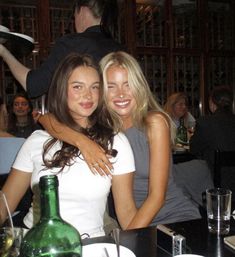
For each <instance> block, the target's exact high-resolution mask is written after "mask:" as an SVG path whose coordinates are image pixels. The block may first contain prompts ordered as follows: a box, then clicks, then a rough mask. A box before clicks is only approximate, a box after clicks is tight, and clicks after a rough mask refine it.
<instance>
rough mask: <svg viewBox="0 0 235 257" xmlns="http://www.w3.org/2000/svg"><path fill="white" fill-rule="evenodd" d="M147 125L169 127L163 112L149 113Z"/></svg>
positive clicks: (167, 119)
mask: <svg viewBox="0 0 235 257" xmlns="http://www.w3.org/2000/svg"><path fill="white" fill-rule="evenodd" d="M146 122H147V125H148V124H149V125H150V124H152V123H158V124H159V125H163V126H167V127H168V128H169V127H170V121H169V117H168V116H167V115H166V114H165V113H164V112H159V111H151V112H149V113H148V115H147V117H146Z"/></svg>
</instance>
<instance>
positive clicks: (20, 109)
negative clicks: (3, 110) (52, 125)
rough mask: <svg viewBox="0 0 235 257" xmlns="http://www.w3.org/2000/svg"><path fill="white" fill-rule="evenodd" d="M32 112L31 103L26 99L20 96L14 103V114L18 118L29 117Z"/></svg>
mask: <svg viewBox="0 0 235 257" xmlns="http://www.w3.org/2000/svg"><path fill="white" fill-rule="evenodd" d="M29 111H30V107H29V102H28V100H27V99H26V98H24V97H21V96H18V97H16V98H15V99H14V102H13V112H14V114H15V115H16V117H24V116H27V115H28V113H29Z"/></svg>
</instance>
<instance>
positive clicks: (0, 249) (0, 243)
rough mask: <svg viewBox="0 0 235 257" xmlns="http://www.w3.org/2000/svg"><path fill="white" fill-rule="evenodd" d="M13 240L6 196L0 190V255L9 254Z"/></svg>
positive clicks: (2, 256) (6, 256) (4, 256)
mask: <svg viewBox="0 0 235 257" xmlns="http://www.w3.org/2000/svg"><path fill="white" fill-rule="evenodd" d="M13 242H14V228H13V222H12V218H11V214H10V210H9V207H8V204H7V200H6V197H5V195H4V193H3V192H2V191H0V256H1V257H8V256H10V250H11V247H12V245H13Z"/></svg>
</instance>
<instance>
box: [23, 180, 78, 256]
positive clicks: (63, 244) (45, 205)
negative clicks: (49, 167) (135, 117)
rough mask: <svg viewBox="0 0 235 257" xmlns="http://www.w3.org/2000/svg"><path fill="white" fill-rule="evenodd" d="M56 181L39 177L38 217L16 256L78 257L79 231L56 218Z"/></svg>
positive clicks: (57, 214)
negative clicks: (39, 212) (39, 205)
mask: <svg viewBox="0 0 235 257" xmlns="http://www.w3.org/2000/svg"><path fill="white" fill-rule="evenodd" d="M58 185H59V183H58V178H57V176H54V175H48V176H43V177H41V178H40V182H39V187H40V190H41V195H40V197H41V217H40V220H39V222H38V223H37V224H36V225H35V226H34V227H33V228H32V229H30V230H29V232H28V233H27V234H26V235H25V237H24V238H23V241H22V243H21V247H20V257H42V256H43V257H62V256H63V257H65V256H66V257H82V246H81V237H80V234H79V232H78V231H77V230H76V229H75V228H74V227H73V226H72V225H70V224H69V223H67V222H65V221H64V220H63V219H62V218H61V217H60V211H59V199H58Z"/></svg>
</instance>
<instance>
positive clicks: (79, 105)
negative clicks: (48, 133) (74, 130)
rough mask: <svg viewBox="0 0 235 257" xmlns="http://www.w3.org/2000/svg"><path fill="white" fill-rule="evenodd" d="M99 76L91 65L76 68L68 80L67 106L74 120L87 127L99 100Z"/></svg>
mask: <svg viewBox="0 0 235 257" xmlns="http://www.w3.org/2000/svg"><path fill="white" fill-rule="evenodd" d="M99 88H100V77H99V74H98V72H97V71H96V70H95V69H94V68H92V67H85V66H81V67H78V68H76V69H75V70H74V71H73V72H72V73H71V76H70V77H69V80H68V107H69V110H70V113H71V115H72V117H73V118H74V120H75V121H76V122H77V124H79V125H80V126H82V127H87V125H88V117H89V116H90V115H91V114H92V113H93V112H94V111H95V109H96V108H97V106H98V102H99Z"/></svg>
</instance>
